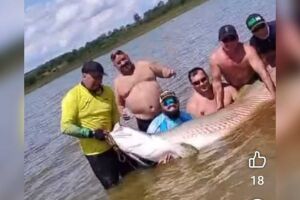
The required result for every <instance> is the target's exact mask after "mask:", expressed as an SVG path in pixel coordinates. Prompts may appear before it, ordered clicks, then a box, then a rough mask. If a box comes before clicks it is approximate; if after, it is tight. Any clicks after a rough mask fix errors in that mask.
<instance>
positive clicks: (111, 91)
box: [102, 85, 114, 95]
mask: <svg viewBox="0 0 300 200" xmlns="http://www.w3.org/2000/svg"><path fill="white" fill-rule="evenodd" d="M102 87H103V90H104V91H106V92H107V93H108V94H109V95H113V94H114V92H113V90H112V88H111V87H110V86H108V85H102Z"/></svg>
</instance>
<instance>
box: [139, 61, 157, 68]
mask: <svg viewBox="0 0 300 200" xmlns="http://www.w3.org/2000/svg"><path fill="white" fill-rule="evenodd" d="M153 62H154V61H150V60H138V61H136V62H135V63H134V65H135V66H136V67H149V66H150V65H151V63H153Z"/></svg>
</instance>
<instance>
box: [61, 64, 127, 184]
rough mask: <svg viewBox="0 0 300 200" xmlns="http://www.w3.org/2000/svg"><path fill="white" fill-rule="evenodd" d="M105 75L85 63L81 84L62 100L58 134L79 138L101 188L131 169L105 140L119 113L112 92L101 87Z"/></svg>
mask: <svg viewBox="0 0 300 200" xmlns="http://www.w3.org/2000/svg"><path fill="white" fill-rule="evenodd" d="M103 75H105V73H104V70H103V67H102V66H101V64H100V63H97V62H94V61H89V62H86V63H84V65H83V67H82V81H81V83H79V84H77V85H76V86H75V87H73V88H72V89H71V90H70V91H68V93H67V94H66V95H65V97H64V98H63V100H62V115H61V131H62V133H63V134H67V135H71V136H74V137H77V138H79V141H80V146H81V149H82V151H83V153H84V154H85V156H86V158H87V160H88V161H89V163H90V165H91V167H92V169H93V171H94V173H95V175H96V176H97V178H98V179H99V180H100V182H101V183H102V185H103V186H104V188H105V189H108V188H110V187H111V186H113V185H115V184H117V183H118V182H119V175H121V176H123V175H125V173H127V172H129V171H131V170H132V169H131V168H130V166H129V165H128V164H125V163H121V162H120V161H119V160H118V156H117V154H116V152H115V151H114V150H113V149H112V148H111V146H110V145H109V144H108V143H106V141H105V134H108V133H109V132H110V131H111V130H112V129H113V126H114V125H115V124H116V123H117V122H118V121H119V113H118V109H117V107H116V103H115V97H114V93H113V91H112V89H111V88H110V87H108V86H105V85H102V77H103Z"/></svg>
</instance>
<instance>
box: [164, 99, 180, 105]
mask: <svg viewBox="0 0 300 200" xmlns="http://www.w3.org/2000/svg"><path fill="white" fill-rule="evenodd" d="M176 103H177V99H176V98H175V97H168V98H166V99H164V100H163V105H164V106H170V105H172V104H176Z"/></svg>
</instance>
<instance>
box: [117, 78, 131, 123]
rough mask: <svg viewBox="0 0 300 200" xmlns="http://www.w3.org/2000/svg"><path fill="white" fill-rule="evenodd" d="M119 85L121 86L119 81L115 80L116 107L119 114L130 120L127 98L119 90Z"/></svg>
mask: <svg viewBox="0 0 300 200" xmlns="http://www.w3.org/2000/svg"><path fill="white" fill-rule="evenodd" d="M118 87H119V86H118V81H117V80H115V83H114V91H115V92H114V93H115V103H116V108H117V111H118V113H119V115H121V116H122V118H123V119H124V120H129V119H130V115H129V114H128V113H127V112H126V109H125V99H124V98H123V97H122V96H121V95H120V93H119V92H118Z"/></svg>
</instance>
